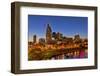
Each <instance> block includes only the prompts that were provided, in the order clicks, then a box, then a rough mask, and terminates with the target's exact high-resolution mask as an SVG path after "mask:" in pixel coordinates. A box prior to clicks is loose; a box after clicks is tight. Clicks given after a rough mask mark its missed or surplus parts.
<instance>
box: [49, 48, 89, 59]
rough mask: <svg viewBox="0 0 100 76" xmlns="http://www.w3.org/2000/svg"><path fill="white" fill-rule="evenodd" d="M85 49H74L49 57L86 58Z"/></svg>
mask: <svg viewBox="0 0 100 76" xmlns="http://www.w3.org/2000/svg"><path fill="white" fill-rule="evenodd" d="M87 51H88V50H87V49H86V50H80V51H74V52H68V53H66V54H60V55H56V56H53V57H52V58H51V59H52V60H56V59H77V58H87V57H88V53H87Z"/></svg>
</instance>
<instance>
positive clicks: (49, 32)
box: [46, 24, 52, 42]
mask: <svg viewBox="0 0 100 76" xmlns="http://www.w3.org/2000/svg"><path fill="white" fill-rule="evenodd" d="M51 39H52V29H51V27H50V24H47V28H46V41H47V42H48V41H50V40H51Z"/></svg>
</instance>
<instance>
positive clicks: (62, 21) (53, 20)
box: [28, 15, 88, 41]
mask: <svg viewBox="0 0 100 76" xmlns="http://www.w3.org/2000/svg"><path fill="white" fill-rule="evenodd" d="M48 23H49V24H50V26H51V28H52V31H53V32H60V33H62V34H63V35H64V36H68V37H69V36H70V37H73V36H74V35H75V34H79V35H80V36H81V37H83V38H87V36H88V18H87V17H71V16H44V15H28V41H32V37H33V35H37V37H38V38H45V34H46V27H47V26H46V24H48Z"/></svg>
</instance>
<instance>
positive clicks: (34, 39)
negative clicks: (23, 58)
mask: <svg viewBox="0 0 100 76" xmlns="http://www.w3.org/2000/svg"><path fill="white" fill-rule="evenodd" d="M36 39H37V38H36V35H34V36H33V43H36Z"/></svg>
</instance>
